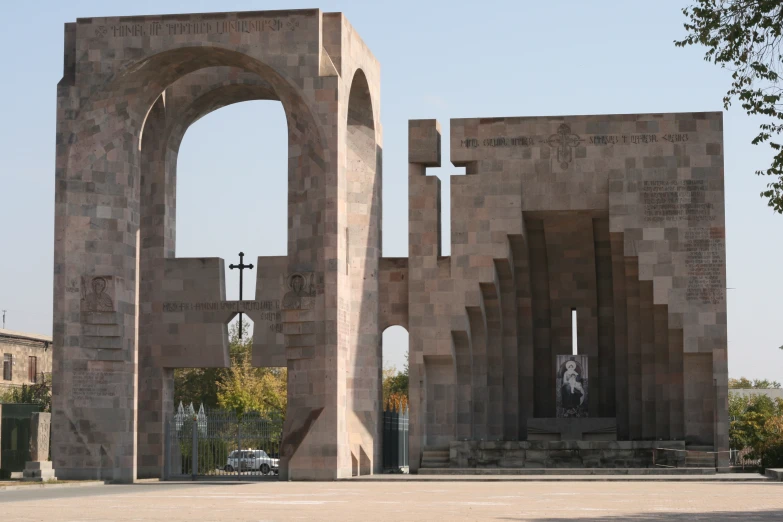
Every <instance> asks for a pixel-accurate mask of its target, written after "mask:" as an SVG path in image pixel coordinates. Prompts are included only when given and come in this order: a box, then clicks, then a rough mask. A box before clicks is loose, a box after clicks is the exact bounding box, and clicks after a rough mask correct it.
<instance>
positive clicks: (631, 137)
mask: <svg viewBox="0 0 783 522" xmlns="http://www.w3.org/2000/svg"><path fill="white" fill-rule="evenodd" d="M689 140H690V138H689V135H688V133H681V134H594V135H592V136H588V137H587V139H580V143H584V144H587V145H596V146H611V145H651V144H655V143H663V142H669V143H684V142H687V141H689ZM546 144H549V139H547V138H544V137H541V136H495V137H492V138H484V139H478V138H465V139H462V140H459V146H460V147H461V148H463V149H477V148H484V147H486V148H496V147H532V146H534V145H546Z"/></svg>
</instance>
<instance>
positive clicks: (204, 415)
mask: <svg viewBox="0 0 783 522" xmlns="http://www.w3.org/2000/svg"><path fill="white" fill-rule="evenodd" d="M181 413H182V412H181V410H180V412H178V414H176V415H174V416H172V418H171V420H170V422H169V423H168V427H167V431H168V434H167V435H168V436H167V437H166V441H167V443H166V461H165V462H166V469H165V470H164V477H165V478H166V479H182V478H191V479H194V480H195V479H197V478H199V477H212V478H215V477H226V478H238V479H242V478H251V477H256V478H258V477H264V476H269V477H276V476H277V474H278V472H279V462H280V460H279V459H280V440H281V437H282V423H281V422H275V421H271V420H268V419H265V418H263V417H262V416H261V415H259V414H258V413H255V412H252V413H246V414H245V415H243V416H242V417H241V418H238V417H237V415H236V414H235V413H234V412H230V411H221V410H214V411H205V410H204V409H203V408H202V409H201V410H199V413H198V414H195V412H194V411H193V409H192V408H189V410H188V411H186V412H185V415H184V416H183V415H181Z"/></svg>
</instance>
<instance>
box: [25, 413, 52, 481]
mask: <svg viewBox="0 0 783 522" xmlns="http://www.w3.org/2000/svg"><path fill="white" fill-rule="evenodd" d="M51 428H52V414H51V413H33V416H32V418H31V419H30V461H28V462H26V463H25V466H24V472H23V473H22V480H26V481H35V482H43V481H44V480H57V477H56V476H55V475H54V469H52V462H51V461H50V460H49V433H50V432H51Z"/></svg>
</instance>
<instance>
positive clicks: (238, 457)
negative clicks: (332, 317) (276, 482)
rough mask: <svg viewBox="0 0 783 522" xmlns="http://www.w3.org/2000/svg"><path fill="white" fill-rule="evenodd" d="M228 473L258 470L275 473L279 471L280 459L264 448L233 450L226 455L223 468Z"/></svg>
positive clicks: (267, 473)
mask: <svg viewBox="0 0 783 522" xmlns="http://www.w3.org/2000/svg"><path fill="white" fill-rule="evenodd" d="M224 469H225V471H227V472H228V473H232V472H234V471H236V470H240V471H260V472H261V473H263V474H264V475H269V474H270V473H274V474H277V473H279V471H280V459H275V458H272V457H270V456H269V455H268V454H267V453H266V452H265V451H264V450H254V449H247V450H240V451H238V450H234V451H232V452H231V453H230V454H229V455H228V461H227V462H226V467H225V468H224Z"/></svg>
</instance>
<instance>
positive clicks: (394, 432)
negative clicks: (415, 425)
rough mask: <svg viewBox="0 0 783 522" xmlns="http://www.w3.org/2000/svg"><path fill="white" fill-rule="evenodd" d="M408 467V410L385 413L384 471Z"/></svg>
mask: <svg viewBox="0 0 783 522" xmlns="http://www.w3.org/2000/svg"><path fill="white" fill-rule="evenodd" d="M407 467H408V410H407V409H406V410H402V411H394V410H388V411H384V412H383V469H385V470H399V469H402V468H407Z"/></svg>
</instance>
